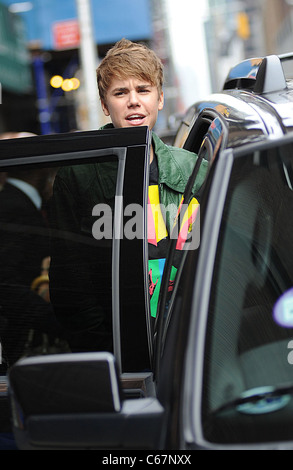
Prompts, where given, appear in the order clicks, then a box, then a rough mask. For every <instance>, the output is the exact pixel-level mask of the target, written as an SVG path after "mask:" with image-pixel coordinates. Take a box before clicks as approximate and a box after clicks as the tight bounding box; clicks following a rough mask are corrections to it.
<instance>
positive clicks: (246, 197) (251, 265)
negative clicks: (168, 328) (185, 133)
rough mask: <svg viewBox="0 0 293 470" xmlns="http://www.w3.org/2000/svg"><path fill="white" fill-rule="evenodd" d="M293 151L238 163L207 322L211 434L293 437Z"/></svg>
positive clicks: (207, 424)
mask: <svg viewBox="0 0 293 470" xmlns="http://www.w3.org/2000/svg"><path fill="white" fill-rule="evenodd" d="M292 155H293V152H292V145H291V144H290V145H289V144H287V145H280V146H278V147H275V148H270V149H267V150H263V151H261V152H260V151H256V152H250V153H249V154H248V155H247V154H246V155H245V156H243V157H242V158H241V156H239V157H238V158H235V161H234V164H233V168H232V173H231V177H230V184H229V189H228V193H227V197H226V204H225V209H224V213H223V218H222V224H221V231H220V237H219V241H218V249H217V257H216V263H215V271H214V276H213V283H212V292H211V298H210V304H209V312H208V323H207V327H206V346H205V353H204V358H205V361H204V388H203V402H202V425H203V434H204V437H205V439H206V440H208V441H210V442H217V443H248V442H250V443H251V442H261V441H273V440H278V441H279V440H282V439H292V432H291V431H290V429H289V427H288V426H286V424H285V423H286V422H287V418H286V416H288V413H289V415H290V411H289V410H290V402H291V400H292V398H291V396H292V395H291V394H290V393H289V391H288V390H290V388H288V389H286V388H282V387H284V386H289V387H290V386H291V387H292V383H293V380H292V378H293V369H292V362H293V361H291V358H290V351H291V348H292V344H293V343H292V340H293V315H292V311H293V310H292V305H293V290H292V287H293V262H292V256H290V253H291V252H292V230H293V215H292V207H293V191H292V188H293V185H292V175H293V171H292V170H293V158H292ZM279 390H280V391H279ZM286 390H287V391H286ZM290 427H291V424H290Z"/></svg>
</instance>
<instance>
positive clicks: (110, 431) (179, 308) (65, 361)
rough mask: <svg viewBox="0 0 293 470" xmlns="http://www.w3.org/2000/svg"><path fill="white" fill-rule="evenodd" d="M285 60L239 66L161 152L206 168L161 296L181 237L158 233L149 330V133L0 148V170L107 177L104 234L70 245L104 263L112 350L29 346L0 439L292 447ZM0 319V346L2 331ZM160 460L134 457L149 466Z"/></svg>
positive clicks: (291, 166)
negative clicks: (172, 149) (110, 217)
mask: <svg viewBox="0 0 293 470" xmlns="http://www.w3.org/2000/svg"><path fill="white" fill-rule="evenodd" d="M290 58H291V57H290V55H286V56H280V57H277V56H268V57H265V58H259V59H252V60H247V61H244V62H242V63H241V64H239V65H238V66H236V67H235V68H233V69H232V70H231V71H230V73H229V75H228V77H227V80H226V82H225V85H224V89H223V90H222V91H221V92H219V93H218V94H214V95H211V96H210V97H208V98H207V99H206V100H205V101H201V102H199V103H196V104H195V105H194V106H192V107H191V108H190V110H188V113H187V115H186V116H185V118H184V119H183V121H182V123H181V126H180V128H179V131H178V134H177V137H176V139H175V144H176V145H178V146H184V147H185V148H187V149H189V150H192V151H195V152H197V153H198V155H199V162H200V160H201V159H202V158H203V157H204V158H205V159H206V160H208V161H209V162H210V165H209V171H208V174H207V177H206V180H205V182H204V184H203V186H202V187H201V189H200V192H199V194H198V195H197V198H198V200H199V202H200V213H199V212H198V214H197V218H196V221H195V224H194V229H193V230H192V231H191V232H190V233H188V237H187V240H186V244H185V245H184V247H185V248H184V250H183V251H182V257H181V261H180V265H179V267H178V270H177V274H176V278H175V280H174V287H173V291H172V295H171V297H170V296H169V295H168V290H169V279H170V271H171V269H172V265H173V261H174V259H173V258H174V256H175V254H176V246H177V242H178V238H180V230H178V228H177V231H176V230H175V229H176V227H175V229H174V230H175V231H174V233H175V234H176V236H173V237H171V239H172V240H171V245H170V250H169V253H168V256H167V259H166V262H165V266H164V272H163V278H162V285H161V289H160V298H159V303H158V310H157V314H156V319H155V322H154V324H153V323H152V322H151V321H150V305H149V295H148V292H149V291H148V288H149V279H148V270H147V241H146V239H147V237H146V225H147V224H146V210H147V186H148V185H147V181H148V167H149V165H148V152H149V143H150V133H149V130H148V129H147V128H140V129H134V130H133V129H116V130H104V131H91V132H77V133H73V134H70V135H62V134H61V135H51V136H41V137H30V138H25V139H21V141H20V139H18V140H17V141H3V142H0V170H1V171H3V172H8V171H10V169H11V168H12V167H17V168H19V169H23V170H26V169H28V168H44V167H46V168H48V167H50V168H51V169H52V171H53V173H54V171H58V168H60V167H62V166H64V165H81V164H84V163H87V164H92V163H95V164H97V165H99V164H105V163H107V162H116V164H117V168H118V171H117V181H116V201H117V204H115V207H114V219H115V220H116V224H118V225H115V229H117V232H116V234H115V233H114V234H113V235H112V237H111V239H107V240H97V239H94V240H92V239H91V238H90V237H88V233H87V234H85V237H84V238H83V239H79V240H78V243H79V246H80V250H82V249H83V245H84V244H87V245H88V244H92V249H93V253H98V254H99V256H101V259H102V260H110V262H111V266H112V275H111V276H110V277H109V278H108V279H107V280H104V281H105V282H104V283H103V284H102V286H101V293H102V292H103V291H105V292H106V294H105V295H106V296H108V297H107V298H108V299H109V300H108V302H110V303H111V309H112V318H113V338H114V354H112V353H109V352H88V353H75V354H74V353H70V352H68V351H66V348H64V350H62V347H61V346H60V343H58V342H57V343H56V341H54V343H53V345H49V347H48V348H47V349H46V348H45V351H44V352H47V353H49V354H42V352H41V351H40V350H38V349H37V348H33V345H32V344H30V347H29V348H28V349H27V351H26V354H25V356H26V357H24V358H21V359H19V360H18V361H16V362H15V363H14V364H13V365H12V366H11V367H9V368H8V370H7V374H6V376H5V377H2V382H3V383H7V392H3V394H2V395H3V396H1V397H0V400H1V403H2V407H3V408H4V404H6V405H7V402H8V401H9V403H10V404H11V410H12V417H11V421H10V420H9V419H8V421H7V420H6V421H5V422H3V426H2V431H3V432H4V431H5V432H7V430H8V431H9V429H7V426H8V427H9V423H11V431H12V432H13V435H14V437H15V440H16V444H17V447H18V448H19V449H36V450H38V449H79V448H80V449H103V450H105V449H108V450H135V449H145V450H147V451H153V450H158V451H164V452H165V454H166V451H167V450H168V451H170V450H180V451H182V453H185V455H186V456H188V453H189V452H190V451H192V450H197V449H208V450H209V449H215V450H219V449H228V450H232V449H247V450H248V449H292V448H293V419H292V410H293V352H292V350H293V250H292V233H293V216H292V209H293V133H292V130H293V93H292V82H291V81H290V80H288V79H286V78H285V75H284V71H283V70H284V67H283V65H284V62H285V61H287V60H290ZM292 58H293V56H292ZM134 159H135V171H134V165H133V160H134ZM198 167H199V165H198V164H197V165H196V166H195V168H194V171H193V174H192V175H191V177H190V181H189V183H188V186H187V188H186V194H185V196H186V198H187V199H188V196H189V193H190V188H191V187H192V183H193V180H194V178H195V177H196V173H197V171H198ZM131 204H136V205H137V206H140V207H143V208H144V210H143V211H142V212H141V213H138V215H139V217H140V219H139V218H138V219H136V221H137V223H138V225H139V226H140V227H142V229H141V236H138V237H133V238H130V237H126V236H123V235H122V236H117V233H118V234H120V233H121V231H122V233H123V228H124V227H125V224H126V223H127V221H129V214H128V215H127V214H126V212H125V208H126V207H129V205H131ZM127 217H128V218H127ZM67 235H68V234H67ZM124 235H125V234H124ZM53 236H55V237H60V236H64V234H59V233H55V234H53ZM32 250H33V247H32ZM64 276H66V272H64ZM102 281H103V280H102ZM0 304H1V299H0ZM3 313H4V311H3ZM0 314H1V311H0ZM3 316H4V318H3V327H2V329H1V332H0V336H1V335H4V334H5V328H8V327H9V325H7V324H6V322H5V315H3ZM58 344H59V347H60V354H57V352H58ZM50 348H51V349H50ZM54 348H55V350H54ZM0 383H1V382H0ZM3 416H4V414H3ZM4 425H5V426H6V427H5V426H4ZM164 452H161V453H160V454H159V453H154V452H149V455H152V456H155V455H161V457H160V458H161V459H162V458H163V457H162V456H163V454H164ZM178 456H179V457H180V455H179V454H178ZM156 458H157V461H156V462H155V463H159V461H158V457H156ZM160 458H159V460H160ZM180 459H181V457H180ZM147 463H151V462H147ZM161 463H162V462H161ZM181 463H182V462H181Z"/></svg>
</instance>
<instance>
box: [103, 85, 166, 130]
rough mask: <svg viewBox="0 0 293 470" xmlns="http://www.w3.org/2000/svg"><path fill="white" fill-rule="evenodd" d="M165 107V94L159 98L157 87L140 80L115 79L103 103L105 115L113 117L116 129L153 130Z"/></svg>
mask: <svg viewBox="0 0 293 470" xmlns="http://www.w3.org/2000/svg"><path fill="white" fill-rule="evenodd" d="M163 105H164V98H163V92H162V93H161V94H160V96H159V95H158V90H157V88H156V87H155V86H153V85H151V84H150V83H148V82H146V81H144V80H142V79H138V78H127V79H125V80H119V79H113V80H112V83H111V85H110V87H109V89H108V91H107V95H106V99H105V101H102V108H103V111H104V114H105V115H106V116H110V117H111V120H112V123H113V125H114V127H132V126H133V127H137V126H149V128H150V129H152V128H153V127H154V125H155V123H156V121H157V117H158V112H159V111H160V110H161V109H162V108H163Z"/></svg>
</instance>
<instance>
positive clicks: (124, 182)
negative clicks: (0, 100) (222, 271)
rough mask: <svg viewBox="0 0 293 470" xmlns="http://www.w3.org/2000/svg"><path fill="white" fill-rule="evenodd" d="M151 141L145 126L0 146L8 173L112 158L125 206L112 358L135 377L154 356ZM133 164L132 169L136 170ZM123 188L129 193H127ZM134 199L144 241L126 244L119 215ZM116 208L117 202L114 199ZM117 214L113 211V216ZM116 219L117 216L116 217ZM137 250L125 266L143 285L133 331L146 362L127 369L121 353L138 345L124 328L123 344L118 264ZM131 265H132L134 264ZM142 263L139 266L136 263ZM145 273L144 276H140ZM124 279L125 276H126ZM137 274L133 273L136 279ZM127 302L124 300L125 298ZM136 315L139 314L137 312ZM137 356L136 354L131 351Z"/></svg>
mask: <svg viewBox="0 0 293 470" xmlns="http://www.w3.org/2000/svg"><path fill="white" fill-rule="evenodd" d="M150 142H151V133H150V131H149V129H148V128H147V127H141V128H137V129H132V128H127V129H114V128H113V129H112V128H111V129H102V130H98V131H81V132H76V133H68V134H56V135H55V134H54V135H44V136H34V137H24V138H21V139H7V140H2V141H0V171H3V172H5V171H7V170H8V169H9V168H13V167H19V168H20V167H22V168H29V167H33V166H48V165H53V164H62V163H64V164H66V163H68V162H69V161H70V160H72V162H76V163H77V162H78V163H85V162H89V161H93V160H94V159H98V160H103V159H106V160H107V159H109V158H111V157H112V158H113V155H114V156H116V158H117V159H118V162H119V170H118V182H117V191H118V192H117V193H116V196H120V197H121V196H123V207H122V205H121V206H120V207H118V209H119V217H117V218H116V222H117V223H118V224H119V227H118V231H117V233H118V236H117V238H115V240H114V243H113V263H112V274H113V279H112V281H113V285H114V288H113V290H112V293H113V298H112V305H113V339H114V354H115V357H116V360H117V365H118V369H119V371H120V372H121V373H123V372H125V373H128V372H135V371H136V370H135V368H136V366H137V367H138V368H139V369H141V370H145V369H147V368H149V366H150V358H151V354H152V340H151V328H150V323H149V318H150V315H149V302H148V296H147V292H148V289H147V285H148V284H147V283H148V276H147V262H146V255H147V247H146V240H147V237H146V236H145V234H146V230H147V224H146V215H145V214H146V204H147V187H148V184H147V182H148V174H149V164H148V162H149V149H150ZM134 161H135V170H134ZM126 187H127V190H126ZM132 195H134V196H135V197H134V200H135V203H137V204H138V203H141V205H142V207H143V208H144V210H143V213H142V214H143V220H141V223H142V226H143V234H144V235H143V237H142V238H141V239H139V240H137V239H133V240H127V239H126V237H125V236H123V237H120V236H119V233H121V229H122V233H123V227H121V224H123V214H122V212H123V210H124V209H125V206H127V205H129V204H130V203H131V201H132ZM116 200H117V201H118V204H120V202H121V198H119V197H118V198H116ZM115 214H116V212H115ZM117 214H118V213H117ZM132 249H133V250H136V251H135V252H136V253H137V256H134V257H133V258H131V259H129V261H128V268H129V267H130V266H129V265H131V264H132V268H133V269H135V266H137V265H139V270H140V276H141V279H142V281H143V282H142V285H141V286H140V291H139V292H135V295H136V299H137V302H138V303H139V305H140V308H141V309H143V311H142V313H141V314H140V315H137V320H138V323H137V325H136V327H135V330H136V331H138V332H140V333H141V336H140V338H139V339H138V341H140V343H142V344H143V345H144V351H145V354H144V357H142V358H141V361H140V362H139V361H137V363H136V365H134V366H133V365H132V366H130V368H129V367H128V366H127V364H124V359H123V348H125V345H127V347H128V348H129V347H130V349H131V343H133V348H134V347H135V345H136V344H137V340H136V341H134V338H133V337H132V336H131V334H129V331H130V329H129V328H128V330H127V329H125V328H124V332H126V333H125V334H126V335H127V337H126V338H123V339H121V331H120V328H121V323H122V322H124V323H127V307H126V306H124V305H123V302H122V300H121V285H122V283H123V273H122V271H121V265H120V260H121V258H122V257H124V259H125V258H127V255H125V252H128V253H129V250H132ZM134 260H135V262H134ZM139 261H140V262H139ZM142 270H143V272H141V271H142ZM124 275H125V272H124ZM135 275H138V270H137V269H136V274H135ZM123 300H124V301H125V296H124V298H123ZM126 300H127V298H126ZM138 310H140V309H138ZM127 331H128V334H127ZM134 354H135V352H134Z"/></svg>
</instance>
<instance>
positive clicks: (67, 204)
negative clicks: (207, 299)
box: [50, 39, 208, 350]
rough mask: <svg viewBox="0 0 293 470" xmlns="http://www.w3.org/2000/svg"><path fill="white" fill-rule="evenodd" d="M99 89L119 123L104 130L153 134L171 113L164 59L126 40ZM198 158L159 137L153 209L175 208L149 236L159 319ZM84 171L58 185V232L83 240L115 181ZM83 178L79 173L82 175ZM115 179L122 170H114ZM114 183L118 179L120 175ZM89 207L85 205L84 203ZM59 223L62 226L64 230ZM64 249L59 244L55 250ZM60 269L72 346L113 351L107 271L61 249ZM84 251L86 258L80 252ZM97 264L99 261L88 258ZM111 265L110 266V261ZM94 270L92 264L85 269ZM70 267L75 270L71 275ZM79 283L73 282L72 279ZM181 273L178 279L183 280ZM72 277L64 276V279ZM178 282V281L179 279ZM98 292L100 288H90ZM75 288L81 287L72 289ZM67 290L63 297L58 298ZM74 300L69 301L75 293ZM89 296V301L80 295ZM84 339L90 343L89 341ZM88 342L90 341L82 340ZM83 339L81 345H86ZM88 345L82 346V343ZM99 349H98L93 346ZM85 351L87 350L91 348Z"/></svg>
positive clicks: (54, 277) (56, 285)
mask: <svg viewBox="0 0 293 470" xmlns="http://www.w3.org/2000/svg"><path fill="white" fill-rule="evenodd" d="M97 83H98V88H99V94H100V99H101V105H102V109H103V112H104V114H105V115H106V116H109V117H110V118H111V121H112V122H111V124H107V125H106V126H104V127H105V128H107V127H115V128H123V127H138V126H148V127H149V129H150V130H152V129H153V128H154V126H155V124H156V121H157V117H158V113H159V111H160V110H162V108H163V105H164V96H163V89H162V88H163V66H162V63H161V61H160V60H159V58H158V57H157V56H156V54H155V53H154V52H153V51H152V50H150V49H149V48H148V47H146V46H145V45H142V44H136V43H133V42H131V41H128V40H126V39H122V40H121V41H119V42H118V43H116V44H115V45H114V47H113V48H112V49H110V50H109V51H108V53H107V55H106V56H105V58H104V59H103V60H102V61H101V63H100V65H99V67H98V69H97ZM196 160H197V156H196V155H195V154H193V153H191V152H188V151H186V150H183V149H176V148H174V147H169V146H167V145H165V144H164V143H163V142H162V141H161V140H160V139H159V137H158V136H157V135H156V134H155V133H154V132H152V146H151V152H150V182H149V207H150V208H151V207H152V205H154V206H155V207H158V206H159V205H161V206H162V207H165V208H168V211H167V212H166V214H165V215H166V217H164V216H163V214H159V217H156V218H153V217H152V215H153V213H152V210H151V209H149V212H148V227H150V228H154V230H153V231H152V233H151V234H150V236H149V240H148V241H149V253H148V255H149V282H150V284H149V288H150V296H151V310H152V316H155V314H156V305H157V300H158V293H159V289H160V276H161V274H162V266H163V264H164V260H165V257H166V253H167V248H168V244H169V241H170V238H169V236H170V233H171V228H172V225H173V222H174V219H175V217H176V214H177V210H178V207H179V205H180V203H181V200H182V195H183V192H184V190H185V187H186V184H187V181H188V178H189V176H190V175H191V173H192V170H193V168H194V165H195V162H196ZM207 166H208V163H207V162H206V161H203V162H202V165H201V167H200V171H199V173H198V176H197V179H196V182H195V185H194V188H193V189H194V193H196V192H197V191H198V190H199V188H200V187H201V185H202V183H203V181H204V179H205V175H206V172H207ZM82 167H83V168H82V170H80V169H79V170H72V169H71V170H70V172H68V171H67V170H61V171H59V173H58V174H57V177H56V180H55V185H54V186H55V188H54V197H53V218H54V220H55V223H54V227H57V228H60V226H61V227H62V229H64V230H68V229H69V228H70V230H73V231H74V232H75V233H81V232H82V231H86V221H85V217H84V214H85V212H86V211H87V210H88V208H87V206H88V205H90V202H89V201H91V206H90V207H89V209H90V210H91V209H92V207H93V205H95V204H97V203H99V202H106V198H105V192H104V193H103V191H101V190H99V189H98V183H97V180H98V179H99V178H101V179H103V181H104V182H105V181H107V182H108V181H110V179H111V178H110V179H108V176H109V171H110V172H111V171H113V168H112V167H107V174H106V173H104V169H103V167H101V166H99V171H98V172H97V177H96V178H94V177H93V175H94V171H95V169H94V168H93V166H90V165H89V166H86V165H84V166H82ZM77 171H78V172H79V173H77ZM114 172H115V170H114ZM112 176H113V175H112ZM85 200H86V201H87V202H86V204H84V201H85ZM56 220H57V221H59V222H58V223H57V224H56ZM55 245H56V244H55ZM53 248H54V250H55V252H53V253H52V266H51V274H50V285H51V301H52V302H53V305H54V306H55V311H56V314H57V316H58V318H59V320H60V321H61V322H62V324H63V325H64V326H65V327H66V328H68V329H70V328H71V329H72V330H75V331H76V335H75V340H74V341H72V344H73V343H75V346H73V349H74V350H83V349H84V350H91V349H93V350H99V349H100V350H101V349H111V346H109V345H110V342H111V341H110V340H111V336H112V332H111V311H109V309H108V308H107V306H106V305H105V303H104V304H103V298H104V293H103V291H102V289H101V291H100V293H99V292H98V285H99V282H100V280H101V276H99V275H98V274H97V271H98V270H100V271H101V270H103V267H102V266H101V265H100V266H96V267H95V268H94V269H93V270H92V272H91V274H90V275H89V274H88V266H85V268H84V269H83V268H81V267H79V268H78V269H76V268H74V262H75V260H74V256H75V255H74V256H73V255H72V253H74V252H76V251H77V250H76V248H75V247H74V246H73V245H71V246H70V245H68V246H67V247H66V248H64V245H63V244H62V245H61V246H60V247H59V248H58V247H57V248H56V246H55V247H53ZM78 251H80V250H78ZM62 256H63V258H64V259H65V258H66V260H67V261H66V263H67V265H66V266H65V265H64V271H63V273H64V274H65V272H66V273H67V275H66V277H67V279H68V280H69V279H70V281H68V282H67V284H64V279H62V278H61V277H60V275H59V276H58V274H57V271H58V270H57V268H56V266H59V269H60V267H61V268H62V262H61V263H60V261H58V258H59V259H60V258H61V257H62ZM87 256H91V257H92V258H95V256H94V254H93V253H92V254H91V255H89V254H85V255H84V256H83V259H84V260H85V259H86V257H87ZM109 262H110V261H109ZM84 264H85V265H86V262H85V263H84ZM68 266H69V268H68ZM70 272H71V275H70V276H69V273H70ZM175 273H176V268H175V270H174V271H173V273H172V275H173V277H174V276H175ZM63 277H64V276H63ZM171 282H172V279H171ZM90 284H91V285H92V286H93V284H95V286H93V288H91V289H90V288H89V285H90ZM70 286H75V287H74V288H71V287H70ZM58 289H59V294H58ZM70 289H71V294H70V296H65V295H64V293H65V292H69V291H70ZM81 293H83V296H84V297H85V295H84V294H85V293H86V294H87V296H86V298H84V300H83V301H81V300H80V294H81ZM81 332H82V335H81ZM81 336H83V339H82V340H81ZM78 338H79V339H78ZM79 340H80V341H79ZM90 344H91V345H92V346H91V345H90ZM83 345H85V346H83Z"/></svg>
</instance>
